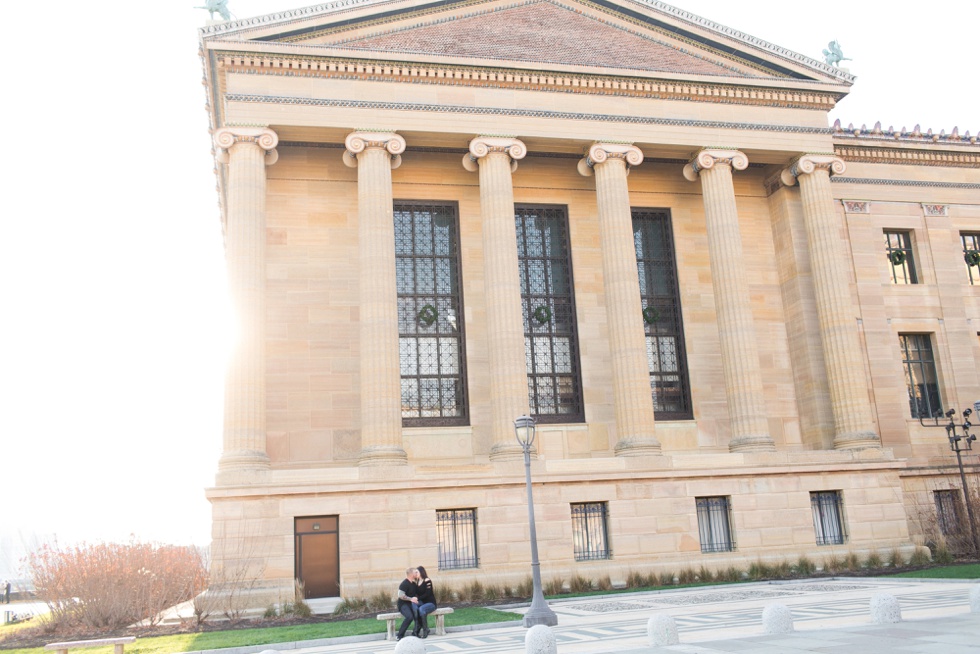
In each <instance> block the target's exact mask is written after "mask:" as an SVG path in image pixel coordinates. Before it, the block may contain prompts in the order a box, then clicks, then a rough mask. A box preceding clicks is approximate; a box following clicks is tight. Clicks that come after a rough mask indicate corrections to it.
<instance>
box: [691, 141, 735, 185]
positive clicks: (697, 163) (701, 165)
mask: <svg viewBox="0 0 980 654" xmlns="http://www.w3.org/2000/svg"><path fill="white" fill-rule="evenodd" d="M717 164H723V165H727V166H731V167H732V170H745V169H746V168H748V167H749V158H748V157H746V156H745V154H744V153H742V152H740V151H738V150H735V149H722V148H705V149H703V150H701V151H700V152H698V153H697V154H696V155H694V158H692V159H691V161H690V163H688V164H687V165H686V166H684V178H685V179H686V180H688V181H689V182H696V181H698V178H699V177H700V175H701V171H702V170H710V169H712V168H714V167H715V166H716V165H717Z"/></svg>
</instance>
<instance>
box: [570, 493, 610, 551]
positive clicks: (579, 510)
mask: <svg viewBox="0 0 980 654" xmlns="http://www.w3.org/2000/svg"><path fill="white" fill-rule="evenodd" d="M606 523H607V521H606V503H605V502H589V503H587V504H573V505H572V547H573V550H574V552H575V560H576V561H595V560H599V559H608V558H610V557H611V556H612V551H611V550H610V548H609V534H608V530H607V528H606Z"/></svg>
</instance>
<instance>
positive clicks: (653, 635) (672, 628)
mask: <svg viewBox="0 0 980 654" xmlns="http://www.w3.org/2000/svg"><path fill="white" fill-rule="evenodd" d="M647 637H648V638H649V639H650V647H667V646H669V645H676V644H678V643H679V642H680V638H679V637H678V635H677V623H676V622H675V621H674V619H673V618H672V617H670V616H669V615H664V614H663V613H658V614H657V615H655V616H653V617H652V618H650V619H649V620H647Z"/></svg>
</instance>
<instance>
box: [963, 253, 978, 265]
mask: <svg viewBox="0 0 980 654" xmlns="http://www.w3.org/2000/svg"><path fill="white" fill-rule="evenodd" d="M963 260H964V261H966V265H968V266H970V267H971V268H974V267H976V266H980V252H978V251H977V250H970V251H968V252H967V253H966V254H964V255H963Z"/></svg>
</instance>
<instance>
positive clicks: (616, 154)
mask: <svg viewBox="0 0 980 654" xmlns="http://www.w3.org/2000/svg"><path fill="white" fill-rule="evenodd" d="M610 159H622V160H623V161H625V162H626V170H627V172H629V167H630V166H639V165H640V164H641V163H643V151H642V150H640V148H638V147H636V146H635V145H632V144H631V143H601V142H598V141H597V142H595V143H593V144H592V145H591V146H589V149H588V150H586V152H585V156H584V157H583V158H582V159H581V160H579V162H578V172H579V174H580V175H582V176H583V177H591V176H592V175H593V172H592V168H593V167H594V166H596V165H598V164H601V163H605V162H606V161H608V160H610Z"/></svg>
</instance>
